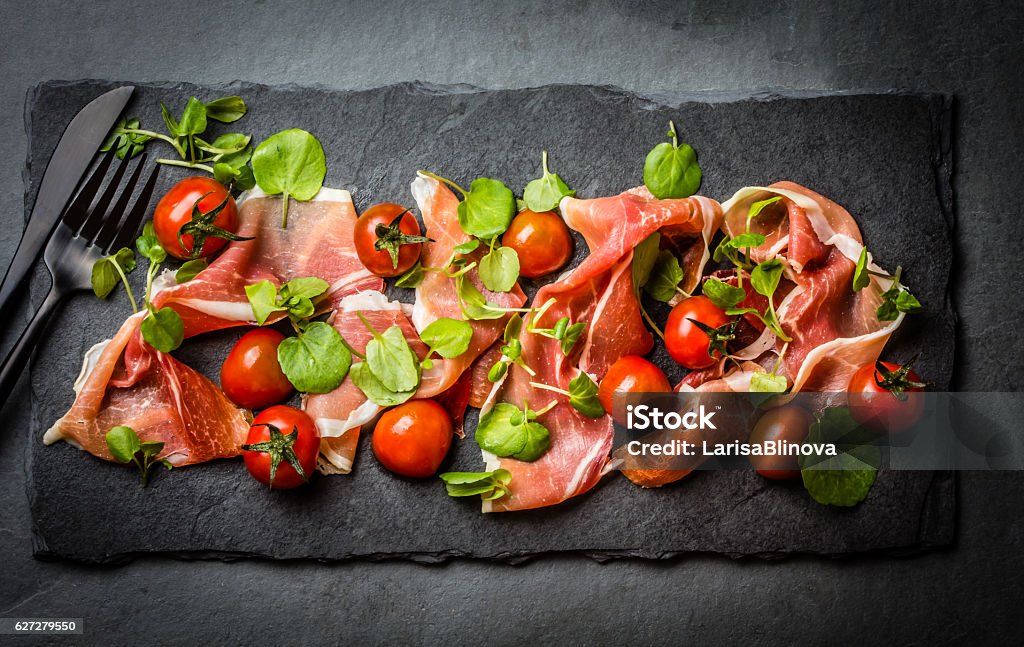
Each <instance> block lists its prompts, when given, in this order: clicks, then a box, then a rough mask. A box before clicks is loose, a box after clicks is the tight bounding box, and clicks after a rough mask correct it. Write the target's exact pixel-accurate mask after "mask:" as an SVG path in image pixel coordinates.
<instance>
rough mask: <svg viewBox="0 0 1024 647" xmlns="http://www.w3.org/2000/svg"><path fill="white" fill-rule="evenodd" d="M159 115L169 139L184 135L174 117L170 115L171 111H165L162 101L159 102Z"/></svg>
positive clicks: (165, 107)
mask: <svg viewBox="0 0 1024 647" xmlns="http://www.w3.org/2000/svg"><path fill="white" fill-rule="evenodd" d="M160 115H161V116H162V117H163V119H164V125H165V126H167V132H168V133H169V134H170V135H171V137H180V136H182V135H183V134H184V133H183V132H182V130H181V128H180V127H179V126H178V122H177V121H175V119H174V116H173V115H172V114H171V111H170V110H168V109H167V106H166V105H164V102H163V101H161V102H160Z"/></svg>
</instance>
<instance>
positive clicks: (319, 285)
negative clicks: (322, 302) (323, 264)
mask: <svg viewBox="0 0 1024 647" xmlns="http://www.w3.org/2000/svg"><path fill="white" fill-rule="evenodd" d="M330 287H331V285H330V283H328V282H327V281H325V280H323V279H321V278H317V277H315V276H306V277H302V278H297V279H292V280H291V281H288V282H287V283H285V284H284V285H282V286H281V290H280V293H281V301H282V303H288V302H289V301H291V300H293V299H315V298H316V297H318V296H321V295H322V294H324V293H325V292H327V290H328V289H329V288H330Z"/></svg>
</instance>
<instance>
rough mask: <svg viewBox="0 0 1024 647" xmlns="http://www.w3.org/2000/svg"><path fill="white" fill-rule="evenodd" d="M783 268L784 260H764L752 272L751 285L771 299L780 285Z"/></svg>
mask: <svg viewBox="0 0 1024 647" xmlns="http://www.w3.org/2000/svg"><path fill="white" fill-rule="evenodd" d="M783 268H784V266H783V264H782V261H781V260H779V259H778V258H773V259H771V260H768V261H764V262H763V263H761V264H759V265H758V266H757V267H755V268H754V269H753V271H752V272H751V273H750V285H752V286H753V287H754V289H755V290H757V293H758V294H761V295H764V296H766V297H768V298H769V299H770V298H771V297H772V295H773V294H775V290H776V288H778V287H779V280H781V279H782V270H783Z"/></svg>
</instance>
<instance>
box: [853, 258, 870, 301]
mask: <svg viewBox="0 0 1024 647" xmlns="http://www.w3.org/2000/svg"><path fill="white" fill-rule="evenodd" d="M870 283H871V276H870V275H869V274H868V248H867V247H862V248H861V250H860V256H859V257H858V258H857V267H856V269H854V271H853V291H854V292H860V291H861V290H863V289H864V288H866V287H868V285H869V284H870Z"/></svg>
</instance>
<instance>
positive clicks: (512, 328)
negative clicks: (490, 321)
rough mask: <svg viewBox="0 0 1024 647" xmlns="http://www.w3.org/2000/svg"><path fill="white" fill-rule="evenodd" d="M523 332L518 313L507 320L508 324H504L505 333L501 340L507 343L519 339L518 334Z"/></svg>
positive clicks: (521, 321) (521, 320)
mask: <svg viewBox="0 0 1024 647" xmlns="http://www.w3.org/2000/svg"><path fill="white" fill-rule="evenodd" d="M522 332H523V317H522V315H520V314H519V313H518V312H517V313H515V314H514V315H512V316H511V317H509V318H508V322H507V323H506V324H505V332H504V333H503V334H502V336H501V338H502V339H503V340H504V341H505V342H506V343H507V342H511V341H512V340H513V339H515V340H517V341H518V339H519V334H520V333H522Z"/></svg>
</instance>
